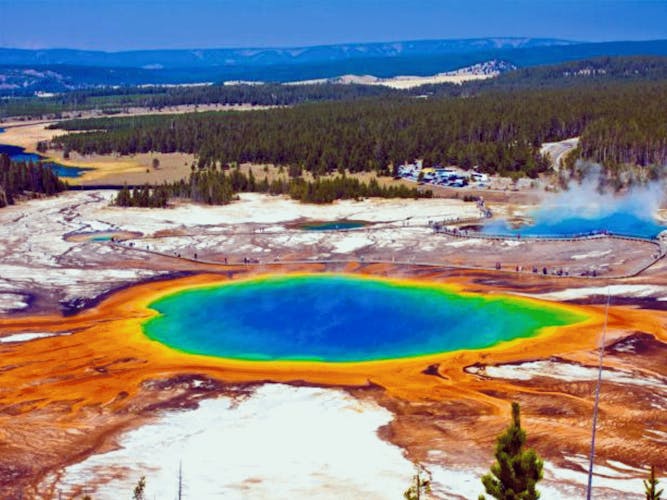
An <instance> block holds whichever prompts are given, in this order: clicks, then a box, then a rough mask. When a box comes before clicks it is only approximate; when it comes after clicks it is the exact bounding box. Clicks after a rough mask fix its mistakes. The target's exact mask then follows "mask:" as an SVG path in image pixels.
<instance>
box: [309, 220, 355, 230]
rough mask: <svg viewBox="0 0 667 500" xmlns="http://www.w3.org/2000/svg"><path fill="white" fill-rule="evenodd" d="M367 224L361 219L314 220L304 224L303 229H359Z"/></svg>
mask: <svg viewBox="0 0 667 500" xmlns="http://www.w3.org/2000/svg"><path fill="white" fill-rule="evenodd" d="M366 225H367V224H366V223H365V222H361V221H329V222H312V223H307V224H303V225H302V226H301V229H304V230H306V231H340V230H344V229H358V228H360V227H365V226H366Z"/></svg>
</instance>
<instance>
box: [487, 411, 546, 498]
mask: <svg viewBox="0 0 667 500" xmlns="http://www.w3.org/2000/svg"><path fill="white" fill-rule="evenodd" d="M525 442H526V431H524V430H523V429H522V428H521V418H520V407H519V404H518V403H512V423H511V424H510V426H509V427H508V428H507V430H506V431H505V432H504V433H503V434H501V435H500V436H499V437H498V441H497V444H496V453H495V456H496V463H494V464H493V465H492V466H491V472H490V474H486V475H485V476H483V477H482V484H483V485H484V488H485V490H486V492H487V493H488V494H489V495H491V496H492V497H493V498H497V499H498V500H537V499H538V498H539V497H540V494H539V492H538V491H537V490H536V489H535V486H536V484H537V482H538V481H539V480H540V479H542V468H543V465H544V464H543V462H542V460H541V459H540V458H539V456H538V455H537V453H535V450H532V449H528V450H524V449H523V446H524V444H525ZM479 498H480V500H482V499H483V498H485V497H484V495H480V497H479Z"/></svg>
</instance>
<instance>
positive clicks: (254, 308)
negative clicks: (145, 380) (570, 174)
mask: <svg viewBox="0 0 667 500" xmlns="http://www.w3.org/2000/svg"><path fill="white" fill-rule="evenodd" d="M150 307H151V308H152V309H155V310H156V311H158V312H159V313H160V315H159V316H157V317H155V318H152V319H151V320H149V321H148V322H146V323H145V324H144V330H145V332H146V334H147V335H148V336H149V337H150V338H152V339H154V340H158V341H160V342H162V343H164V344H167V345H169V346H171V347H174V348H176V349H179V350H182V351H185V352H190V353H195V354H205V355H211V356H218V357H223V358H234V359H244V360H308V361H329V362H346V361H357V362H358V361H371V360H380V359H394V358H404V357H414V356H421V355H429V354H436V353H440V352H448V351H455V350H460V349H476V348H483V347H490V346H493V345H495V344H498V343H500V342H503V341H507V340H512V339H515V338H522V337H530V336H532V335H535V334H536V333H537V332H538V331H539V330H540V329H541V328H543V327H548V326H562V325H567V324H572V323H576V322H578V321H580V320H582V319H583V318H584V317H583V316H582V315H579V314H575V313H572V312H570V311H567V310H561V309H559V308H557V307H555V306H544V305H543V304H538V305H536V304H534V303H531V302H529V301H526V300H522V299H517V298H510V297H489V296H483V295H476V294H461V293H459V292H457V291H455V290H453V289H450V288H447V287H443V286H440V285H435V284H424V283H419V284H416V283H412V282H402V281H396V280H380V279H368V278H359V277H352V276H345V275H296V276H283V277H266V278H261V279H253V280H249V281H242V282H236V283H232V284H224V285H218V286H213V287H206V288H196V289H190V290H184V291H181V292H178V293H175V294H172V295H168V296H166V297H163V298H161V299H158V300H157V301H155V302H153V303H152V304H150Z"/></svg>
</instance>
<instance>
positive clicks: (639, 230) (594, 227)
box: [482, 212, 667, 238]
mask: <svg viewBox="0 0 667 500" xmlns="http://www.w3.org/2000/svg"><path fill="white" fill-rule="evenodd" d="M665 229H667V227H665V226H662V225H660V224H658V222H657V221H656V220H655V219H653V218H652V217H651V216H650V215H646V216H641V215H638V214H636V213H633V212H613V213H608V214H604V215H601V216H597V217H585V216H582V215H580V216H577V215H570V216H566V217H563V218H559V217H558V216H557V214H556V213H553V214H544V213H537V214H536V217H535V222H534V224H530V225H524V226H520V227H513V226H511V225H510V224H509V223H508V222H507V221H505V220H498V221H494V222H491V223H488V224H484V225H483V226H482V232H483V233H486V234H492V235H499V236H518V235H521V236H527V237H542V238H545V237H555V238H571V237H580V236H589V235H593V234H604V233H610V234H616V235H619V236H634V237H638V238H655V237H656V236H658V234H660V232H661V231H664V230H665Z"/></svg>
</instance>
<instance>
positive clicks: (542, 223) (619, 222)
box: [481, 184, 667, 239]
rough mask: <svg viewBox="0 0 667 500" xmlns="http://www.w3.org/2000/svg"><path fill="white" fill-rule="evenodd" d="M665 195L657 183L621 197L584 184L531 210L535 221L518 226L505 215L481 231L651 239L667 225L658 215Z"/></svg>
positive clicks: (537, 235) (523, 234)
mask: <svg viewBox="0 0 667 500" xmlns="http://www.w3.org/2000/svg"><path fill="white" fill-rule="evenodd" d="M662 195H663V191H662V188H661V187H660V186H657V185H656V186H649V187H646V188H642V189H635V190H633V191H631V192H629V193H627V194H626V195H625V196H621V197H617V196H614V195H612V194H608V193H599V192H598V191H597V190H596V189H595V188H593V187H591V185H590V184H584V185H581V186H576V187H573V188H571V189H570V190H569V191H566V192H564V193H561V194H560V195H558V196H556V197H554V198H553V199H551V200H547V202H546V203H545V204H544V205H543V206H541V207H540V208H538V209H537V210H535V211H533V212H532V213H530V214H529V215H530V217H531V219H532V223H531V224H522V225H519V226H517V225H514V224H512V223H511V222H510V221H507V220H503V219H501V220H497V221H490V222H488V223H486V224H484V225H483V226H482V228H481V231H482V233H486V234H491V235H499V236H518V235H521V236H528V237H543V238H549V237H551V238H571V237H581V236H590V235H594V234H614V235H618V236H631V237H637V238H649V239H651V238H655V237H657V236H658V235H659V234H660V233H661V232H662V231H664V230H665V229H667V226H665V225H664V224H661V223H660V222H659V221H658V220H657V219H656V218H655V213H656V211H657V210H658V208H659V206H660V201H661V199H662Z"/></svg>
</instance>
